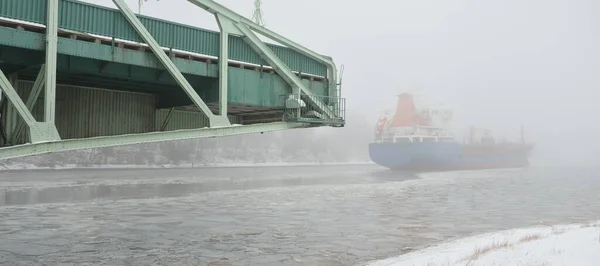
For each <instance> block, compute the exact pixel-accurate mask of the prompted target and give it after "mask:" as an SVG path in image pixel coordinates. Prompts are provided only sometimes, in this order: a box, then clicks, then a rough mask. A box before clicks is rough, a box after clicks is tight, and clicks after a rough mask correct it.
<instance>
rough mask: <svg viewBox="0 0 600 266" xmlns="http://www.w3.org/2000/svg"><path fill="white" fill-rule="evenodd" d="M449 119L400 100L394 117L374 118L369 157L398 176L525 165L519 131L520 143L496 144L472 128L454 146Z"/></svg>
mask: <svg viewBox="0 0 600 266" xmlns="http://www.w3.org/2000/svg"><path fill="white" fill-rule="evenodd" d="M452 117H453V112H452V110H451V109H449V108H441V107H427V108H420V109H417V108H416V106H415V102H414V97H413V95H411V94H408V93H404V94H401V95H399V96H398V103H397V106H396V111H395V113H394V114H393V115H391V116H390V115H389V114H386V115H383V116H381V117H380V118H379V120H378V122H377V126H376V130H375V138H374V141H373V142H372V143H369V156H370V158H371V160H372V161H373V162H374V163H376V164H378V165H381V166H384V167H387V168H389V169H392V170H400V171H419V172H430V171H453V170H479V169H495V168H520V167H524V166H527V165H529V155H530V151H531V150H532V148H533V145H532V144H527V143H526V142H525V139H524V132H523V127H521V140H520V141H514V142H508V141H502V142H498V141H496V140H495V138H494V137H493V136H492V134H491V131H490V130H486V129H481V128H475V127H471V128H470V135H469V137H468V139H463V141H458V140H457V139H456V138H455V136H454V134H453V132H451V130H450V129H449V125H450V122H451V120H452ZM478 133H482V134H478ZM478 135H481V136H478Z"/></svg>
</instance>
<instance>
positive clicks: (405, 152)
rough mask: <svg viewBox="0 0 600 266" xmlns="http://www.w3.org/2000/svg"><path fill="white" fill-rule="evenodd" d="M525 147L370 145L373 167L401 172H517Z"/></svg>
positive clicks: (523, 160) (526, 153)
mask: <svg viewBox="0 0 600 266" xmlns="http://www.w3.org/2000/svg"><path fill="white" fill-rule="evenodd" d="M530 148H531V147H529V146H525V145H514V144H511V145H503V144H493V145H485V146H484V145H464V144H461V143H457V142H415V143H370V144H369V156H370V157H371V160H372V161H373V162H375V163H376V164H379V165H381V166H384V167H387V168H389V169H392V170H402V171H448V170H475V169H494V168H517V167H523V166H527V165H528V164H529V160H528V157H529V150H530Z"/></svg>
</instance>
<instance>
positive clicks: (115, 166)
mask: <svg viewBox="0 0 600 266" xmlns="http://www.w3.org/2000/svg"><path fill="white" fill-rule="evenodd" d="M343 165H374V163H373V162H360V161H359V162H338V163H335V162H331V163H317V162H315V163H310V162H307V163H222V164H219V163H215V164H202V163H196V164H190V163H188V164H177V165H175V164H160V165H158V164H156V165H135V164H105V165H76V164H61V165H55V166H52V167H42V166H36V165H33V164H11V165H0V172H2V171H25V170H71V169H74V170H75V169H86V170H94V169H97V170H100V169H191V168H199V169H201V168H241V167H294V166H343Z"/></svg>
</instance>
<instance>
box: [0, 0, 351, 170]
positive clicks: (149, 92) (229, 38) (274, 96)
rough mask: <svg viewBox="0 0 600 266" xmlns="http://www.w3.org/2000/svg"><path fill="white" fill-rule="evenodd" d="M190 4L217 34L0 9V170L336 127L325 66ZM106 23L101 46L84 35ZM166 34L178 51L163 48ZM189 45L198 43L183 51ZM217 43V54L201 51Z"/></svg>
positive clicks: (56, 5)
mask: <svg viewBox="0 0 600 266" xmlns="http://www.w3.org/2000/svg"><path fill="white" fill-rule="evenodd" d="M188 1H189V2H192V3H194V4H195V5H197V6H199V7H201V8H203V9H206V10H210V11H209V12H212V13H213V14H215V16H216V18H217V21H218V22H219V25H220V28H221V32H220V33H211V32H208V31H206V30H202V29H196V28H192V27H189V26H182V25H179V24H175V23H170V22H164V21H160V20H156V19H153V18H148V17H143V16H136V15H135V14H133V13H132V12H131V10H129V8H128V7H127V6H126V5H125V4H124V2H123V1H122V0H113V2H114V3H115V4H116V5H117V7H118V9H108V8H104V7H99V6H95V5H90V4H86V3H82V2H78V1H75V0H62V1H60V2H59V1H58V0H30V2H31V3H33V5H31V3H29V4H28V5H25V4H24V3H23V2H22V1H20V0H6V1H3V2H2V3H0V17H4V18H0V89H2V95H1V96H2V97H1V100H0V144H1V145H2V148H0V159H6V158H15V157H21V156H28V155H36V154H44V153H50V152H57V151H67V150H74V149H85V148H94V147H107V146H115V145H127V144H136V143H145V142H156V141H169V140H179V139H189V138H203V137H219V136H227V135H236V134H247V133H254V132H264V131H273V130H285V129H292V128H299V127H314V126H343V125H344V123H345V121H344V101H343V99H342V98H340V97H339V88H338V86H337V77H336V69H335V65H334V64H333V62H331V59H330V58H328V57H325V56H322V55H318V54H316V53H314V52H312V51H310V50H308V49H306V48H304V47H302V46H299V45H297V44H295V43H293V42H291V41H289V40H287V39H285V38H284V37H282V36H279V35H277V34H276V33H273V32H271V31H269V30H267V29H264V28H258V27H260V26H257V25H255V24H253V23H252V22H249V21H248V20H246V19H244V18H242V17H241V16H239V15H237V14H235V13H233V12H231V11H230V10H228V9H226V8H224V7H223V6H221V5H219V4H217V3H215V2H213V1H212V0H188ZM37 8H43V9H44V10H45V11H46V16H43V18H42V17H40V13H39V10H38V9H37ZM59 11H60V12H59ZM67 11H68V12H67ZM82 11H86V13H85V14H86V15H87V16H83V15H81V14H80V13H79V12H82ZM69 12H71V13H69ZM75 12H78V13H75ZM107 12H112V13H107ZM23 14H25V15H23ZM36 14H37V15H38V17H36ZM107 14H109V15H110V16H109V18H108V21H104V23H108V22H110V23H112V24H113V25H111V27H109V28H111V30H112V32H111V33H110V34H106V33H107V32H106V31H103V30H98V29H100V28H102V27H101V26H100V25H93V23H92V25H91V26H89V27H88V28H84V27H83V26H81V25H84V24H85V23H83V22H90V21H92V22H97V23H102V22H103V21H102V20H101V19H100V18H103V19H104V20H106V18H105V17H106V16H107ZM42 15H43V14H42ZM63 16H65V18H63ZM66 17H69V19H68V20H67V19H66ZM7 18H8V19H7ZM77 18H79V19H84V20H85V21H82V22H81V23H74V22H73V21H74V20H77ZM14 19H17V20H14ZM96 20H97V21H96ZM42 21H43V22H45V24H41V23H40V22H42ZM36 23H37V24H36ZM119 23H120V24H119ZM160 23H163V24H160ZM89 24H90V23H87V24H85V25H89ZM117 24H119V25H117ZM159 24H160V25H159ZM176 27H185V28H183V29H177V28H176ZM119 29H121V30H120V31H121V32H127V33H128V34H129V37H128V36H126V35H127V34H122V33H119V32H120V31H119ZM127 30H128V31H127ZM161 30H162V31H161ZM177 30H179V31H177ZM132 32H133V33H134V34H132ZM198 32H199V33H198ZM254 32H258V33H260V34H262V35H264V36H267V37H269V38H272V39H274V40H276V41H278V42H280V43H283V44H284V45H286V46H287V47H281V46H274V45H270V44H268V45H267V44H265V43H263V42H262V41H260V40H259V39H258V38H256V35H255V34H254ZM166 33H168V34H169V35H171V37H175V40H177V37H179V38H182V40H180V42H177V41H174V39H173V38H161V37H164V35H165V34H166ZM100 34H104V35H100ZM178 34H179V35H180V36H178ZM202 34H204V35H206V36H204V35H202ZM210 34H213V35H210ZM215 34H216V35H215ZM188 35H194V36H196V37H197V38H191V41H192V44H189V43H190V38H188V39H187V40H184V39H183V38H185V36H188ZM155 36H158V37H155ZM203 36H204V38H205V40H203V39H202V38H201V37H203ZM211 36H212V37H211ZM215 36H216V38H217V39H216V40H217V42H216V43H217V45H216V48H217V49H214V48H215V47H213V48H210V47H209V48H206V47H205V46H211V43H210V42H211V41H212V42H213V43H212V46H215V44H214V41H215ZM219 40H220V41H219ZM196 42H197V43H203V45H198V44H197V43H196ZM184 43H188V45H187V49H182V50H176V49H179V48H186V45H184ZM206 43H209V44H206ZM244 49H245V50H244ZM203 50H204V52H205V53H203V54H201V53H199V52H203ZM207 51H208V52H207ZM211 51H212V52H211ZM240 51H242V52H240ZM232 57H233V58H234V59H235V60H234V59H232ZM221 59H223V60H221ZM238 59H242V60H238ZM222 62H225V63H222ZM257 63H258V64H257Z"/></svg>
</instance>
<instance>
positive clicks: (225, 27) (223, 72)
mask: <svg viewBox="0 0 600 266" xmlns="http://www.w3.org/2000/svg"><path fill="white" fill-rule="evenodd" d="M215 17H216V18H217V23H218V24H219V29H220V30H221V42H220V44H221V45H220V51H219V115H221V116H225V117H227V95H228V94H227V88H228V86H229V85H228V78H229V34H230V33H238V30H237V28H236V27H235V26H234V25H233V24H232V23H231V21H230V20H228V19H227V18H226V17H223V16H222V15H220V14H216V15H215Z"/></svg>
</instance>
